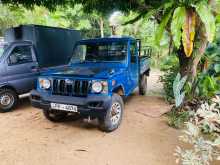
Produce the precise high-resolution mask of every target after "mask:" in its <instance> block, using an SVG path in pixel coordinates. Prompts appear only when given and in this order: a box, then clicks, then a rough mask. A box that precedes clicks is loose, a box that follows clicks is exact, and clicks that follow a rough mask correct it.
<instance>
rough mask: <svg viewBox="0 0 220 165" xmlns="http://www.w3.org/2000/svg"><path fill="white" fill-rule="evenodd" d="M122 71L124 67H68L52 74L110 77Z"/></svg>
mask: <svg viewBox="0 0 220 165" xmlns="http://www.w3.org/2000/svg"><path fill="white" fill-rule="evenodd" d="M121 71H122V68H117V72H116V69H115V68H114V69H113V68H105V67H92V68H91V67H90V68H88V67H79V66H77V67H67V68H65V69H63V70H60V71H57V72H53V73H51V75H52V76H64V77H65V76H66V77H85V78H86V77H88V78H90V77H94V78H109V77H111V76H114V75H115V74H118V73H119V72H121Z"/></svg>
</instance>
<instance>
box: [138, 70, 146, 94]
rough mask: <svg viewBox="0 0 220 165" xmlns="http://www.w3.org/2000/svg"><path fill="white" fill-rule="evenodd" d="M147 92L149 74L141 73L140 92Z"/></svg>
mask: <svg viewBox="0 0 220 165" xmlns="http://www.w3.org/2000/svg"><path fill="white" fill-rule="evenodd" d="M146 93H147V76H146V75H145V74H143V75H141V77H140V82H139V94H140V95H145V94H146Z"/></svg>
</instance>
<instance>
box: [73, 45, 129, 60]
mask: <svg viewBox="0 0 220 165" xmlns="http://www.w3.org/2000/svg"><path fill="white" fill-rule="evenodd" d="M126 55H127V42H98V43H81V44H78V45H77V46H76V47H75V49H74V52H73V57H72V60H71V62H72V63H74V62H79V61H80V62H120V61H124V60H125V59H126Z"/></svg>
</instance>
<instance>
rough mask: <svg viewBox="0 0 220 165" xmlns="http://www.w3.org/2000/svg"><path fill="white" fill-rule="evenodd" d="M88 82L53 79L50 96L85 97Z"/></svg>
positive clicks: (87, 90)
mask: <svg viewBox="0 0 220 165" xmlns="http://www.w3.org/2000/svg"><path fill="white" fill-rule="evenodd" d="M89 84H90V83H89V81H86V80H63V79H54V80H53V84H52V94H54V95H61V96H80V97H85V96H87V94H88V92H89Z"/></svg>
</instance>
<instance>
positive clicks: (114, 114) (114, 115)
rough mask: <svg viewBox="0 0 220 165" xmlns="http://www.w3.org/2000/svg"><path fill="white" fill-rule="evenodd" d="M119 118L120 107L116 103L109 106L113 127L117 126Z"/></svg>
mask: <svg viewBox="0 0 220 165" xmlns="http://www.w3.org/2000/svg"><path fill="white" fill-rule="evenodd" d="M120 118H121V105H120V103H118V102H116V103H114V104H112V106H111V122H112V124H113V125H116V124H118V122H119V121H120Z"/></svg>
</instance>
